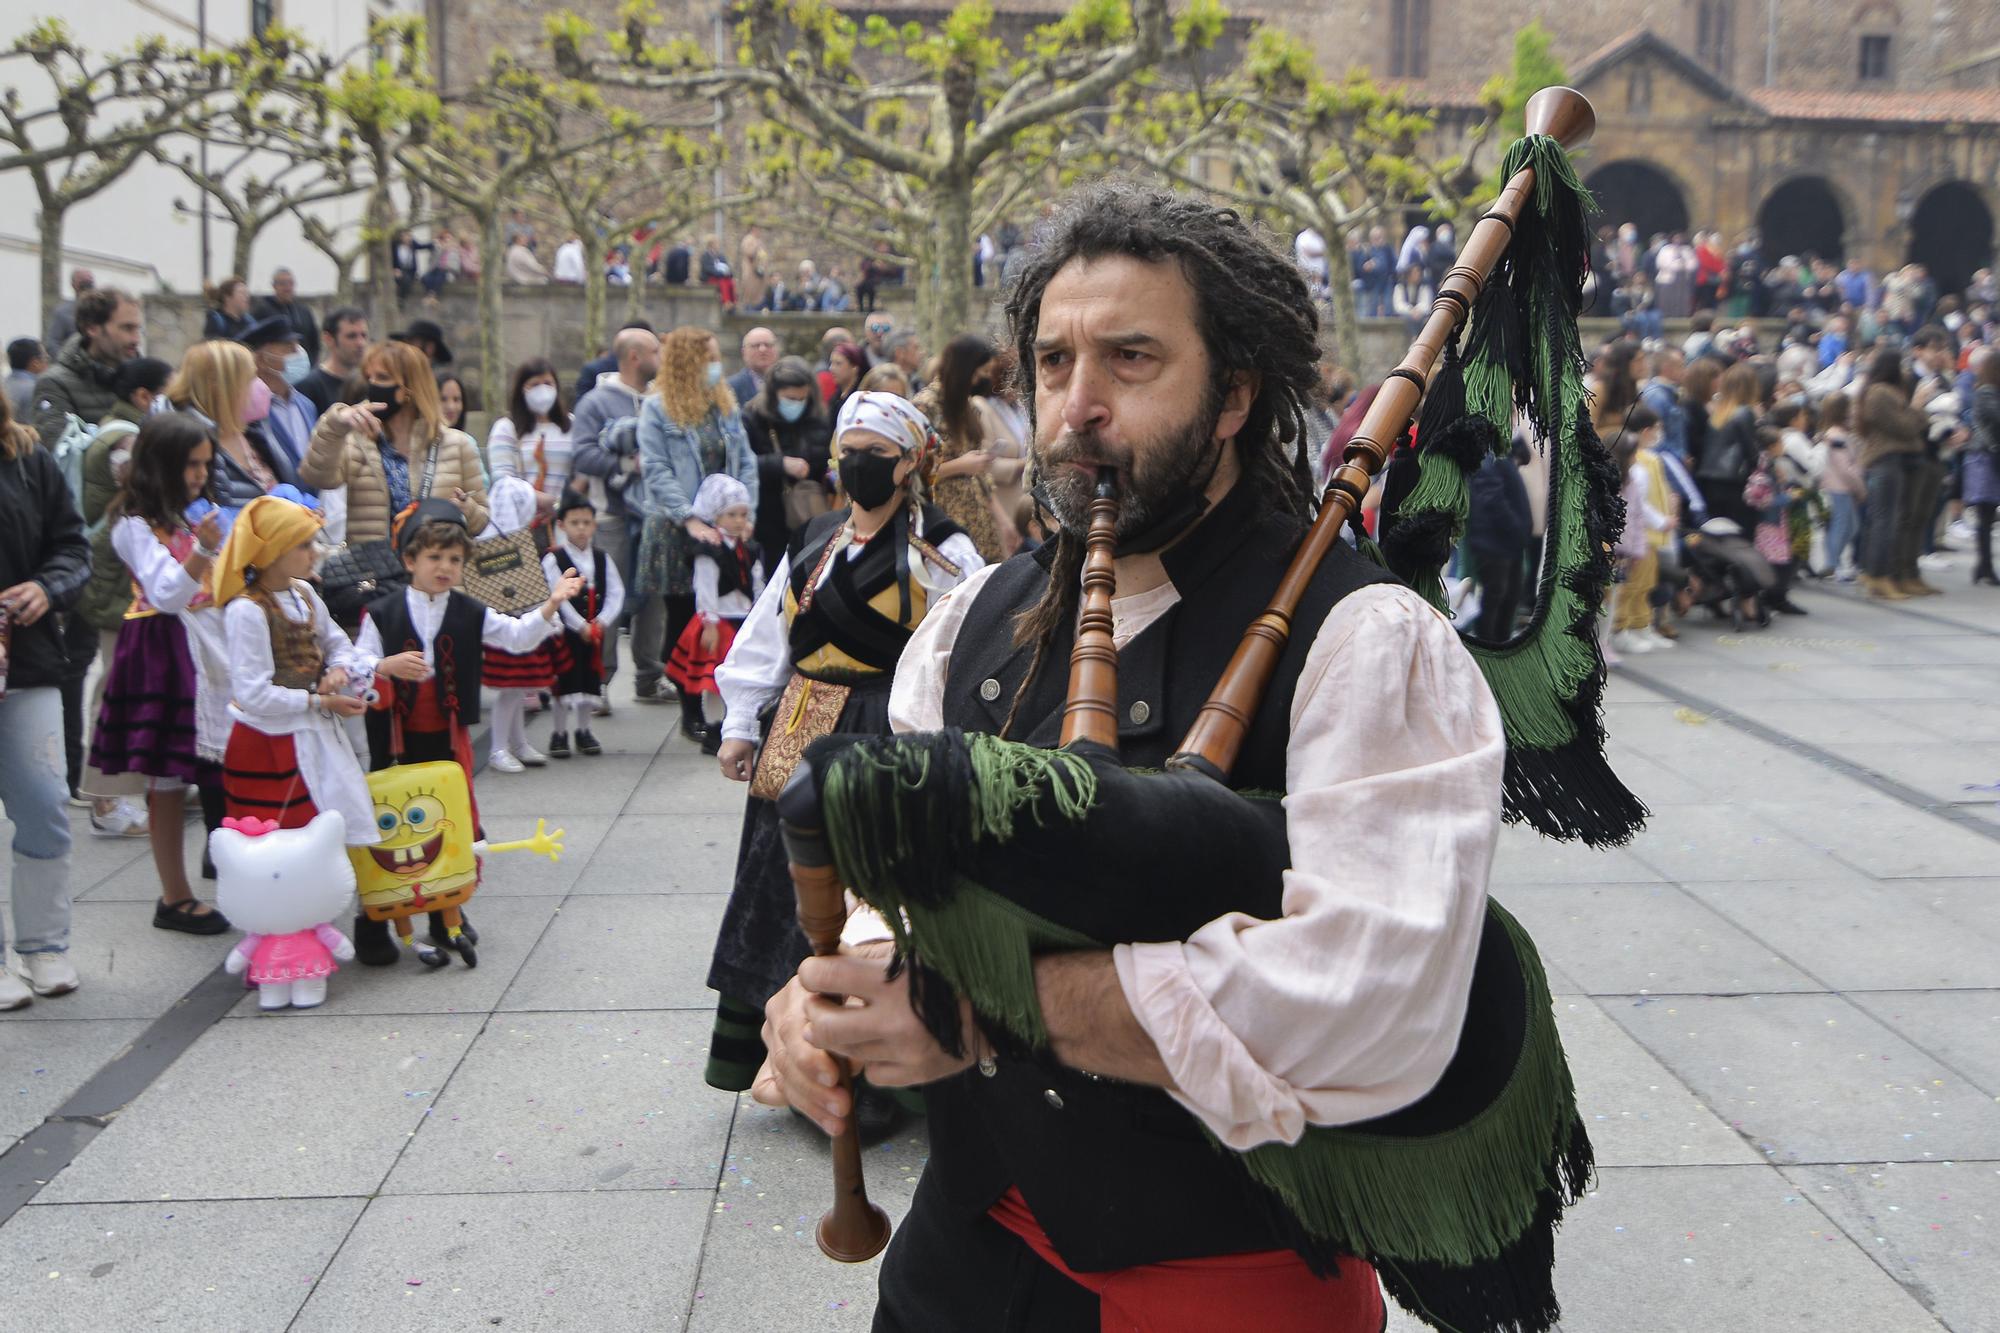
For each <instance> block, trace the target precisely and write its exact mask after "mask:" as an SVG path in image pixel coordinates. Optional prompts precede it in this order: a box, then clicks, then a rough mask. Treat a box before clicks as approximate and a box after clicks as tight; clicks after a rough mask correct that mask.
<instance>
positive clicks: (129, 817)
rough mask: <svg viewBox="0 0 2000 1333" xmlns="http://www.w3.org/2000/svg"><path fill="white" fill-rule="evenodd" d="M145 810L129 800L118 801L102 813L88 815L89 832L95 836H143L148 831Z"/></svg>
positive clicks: (149, 827) (148, 826)
mask: <svg viewBox="0 0 2000 1333" xmlns="http://www.w3.org/2000/svg"><path fill="white" fill-rule="evenodd" d="M150 829H151V825H150V824H149V823H148V822H147V819H146V812H145V811H144V810H141V809H140V808H139V807H138V806H136V805H134V804H132V803H131V802H130V801H120V802H118V803H117V804H116V805H114V806H112V807H111V808H110V809H109V810H107V811H105V812H104V813H103V814H101V815H100V814H98V813H97V812H96V811H95V810H93V811H92V812H91V815H90V832H91V836H92V837H97V838H143V837H145V836H146V834H147V833H148V832H149V831H150Z"/></svg>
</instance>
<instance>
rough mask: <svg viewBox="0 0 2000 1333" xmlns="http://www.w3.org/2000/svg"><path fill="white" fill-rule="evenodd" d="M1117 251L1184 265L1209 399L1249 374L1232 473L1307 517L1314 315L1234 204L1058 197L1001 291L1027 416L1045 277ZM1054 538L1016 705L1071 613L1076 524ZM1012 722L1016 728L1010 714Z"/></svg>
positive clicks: (1026, 630)
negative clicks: (1252, 390) (1251, 385)
mask: <svg viewBox="0 0 2000 1333" xmlns="http://www.w3.org/2000/svg"><path fill="white" fill-rule="evenodd" d="M1119 256H1124V257H1128V258H1132V259H1137V260H1139V261H1141V262H1143V263H1148V264H1163V263H1174V264H1178V265H1179V266H1180V271H1181V275H1182V276H1183V277H1184V278H1186V279H1187V282H1188V286H1189V287H1191V288H1193V290H1194V297H1195V309H1196V311H1197V319H1198V321H1199V325H1200V331H1201V339H1202V343H1203V345H1204V347H1205V348H1206V349H1207V352H1208V364H1209V384H1208V386H1207V389H1206V392H1205V394H1204V400H1205V401H1206V402H1208V403H1209V404H1211V405H1214V404H1219V403H1221V402H1222V401H1223V399H1224V397H1225V396H1226V394H1227V392H1228V389H1229V386H1230V383H1231V381H1232V379H1233V377H1234V376H1236V375H1237V374H1240V373H1243V372H1249V373H1252V374H1254V375H1255V376H1256V381H1257V391H1256V397H1255V398H1254V399H1252V401H1251V404H1250V411H1249V414H1248V416H1247V417H1246V418H1245V420H1244V423H1243V429H1242V430H1241V431H1240V432H1238V434H1237V435H1236V437H1235V440H1234V445H1235V447H1236V449H1237V452H1238V461H1239V463H1240V464H1241V469H1242V480H1241V481H1240V482H1239V483H1238V484H1239V485H1245V486H1249V487H1251V488H1252V489H1253V490H1254V491H1255V492H1256V493H1258V494H1260V495H1262V496H1265V497H1267V503H1268V504H1269V505H1270V507H1271V509H1272V510H1273V511H1275V513H1276V514H1279V515H1285V516H1289V517H1291V518H1293V519H1295V520H1298V521H1301V522H1302V521H1303V520H1304V519H1305V518H1306V517H1307V516H1308V514H1309V512H1310V510H1311V508H1312V501H1313V494H1312V479H1311V478H1312V474H1311V470H1310V466H1309V464H1308V461H1307V458H1306V438H1305V434H1306V433H1305V417H1306V410H1307V405H1308V404H1309V403H1310V402H1311V401H1312V398H1313V394H1314V393H1315V391H1316V390H1317V388H1318V381H1319V369H1318V363H1319V355H1320V353H1319V314H1318V312H1317V311H1316V310H1315V309H1314V308H1313V302H1312V297H1311V294H1310V292H1309V291H1308V289H1307V287H1306V282H1305V278H1304V276H1303V275H1302V274H1301V273H1300V272H1299V270H1298V266H1297V265H1296V264H1294V263H1293V262H1292V261H1291V259H1290V257H1289V256H1288V255H1285V254H1284V253H1282V252H1280V251H1279V250H1277V249H1275V248H1274V247H1273V246H1272V245H1271V244H1270V243H1269V242H1268V241H1267V240H1266V239H1265V238H1264V237H1262V236H1260V235H1259V234H1258V233H1257V232H1256V231H1255V230H1254V229H1253V228H1252V227H1251V226H1250V225H1249V224H1247V223H1246V222H1244V220H1243V219H1242V218H1241V217H1239V216H1238V215H1237V214H1236V212H1235V211H1234V210H1232V209H1227V208H1217V207H1215V206H1213V205H1211V204H1205V203H1202V202H1201V201H1200V200H1197V199H1192V198H1189V197H1187V196H1185V195H1179V194H1174V193H1172V192H1170V191H1166V190H1159V189H1152V188H1149V187H1146V186H1141V185H1136V184H1132V183H1129V182H1122V181H1109V182H1103V183H1100V184H1097V185H1093V186H1089V187H1086V188H1084V189H1082V190H1079V191H1077V192H1075V193H1073V194H1071V195H1070V196H1068V197H1067V198H1066V199H1065V200H1063V201H1062V202H1061V203H1060V204H1058V205H1057V207H1056V210H1055V212H1054V213H1053V214H1052V215H1051V216H1050V217H1049V219H1048V220H1047V221H1046V222H1045V223H1043V225H1042V226H1041V228H1040V230H1039V232H1038V234H1037V236H1036V237H1035V239H1034V240H1033V241H1032V242H1031V243H1030V247H1029V252H1028V256H1027V261H1026V263H1025V265H1024V266H1023V268H1022V270H1021V272H1020V275H1019V277H1018V278H1017V279H1016V280H1015V282H1014V285H1013V287H1012V289H1011V290H1010V291H1009V293H1008V295H1007V306H1006V310H1007V323H1008V326H1009V328H1010V329H1011V330H1012V334H1013V339H1014V347H1015V351H1016V354H1017V356H1016V364H1017V366H1018V368H1019V369H1018V373H1019V376H1020V387H1021V394H1022V398H1023V400H1024V401H1025V402H1026V403H1027V404H1028V411H1029V419H1030V421H1031V422H1032V420H1033V418H1034V402H1035V364H1036V358H1035V338H1036V336H1037V334H1038V332H1039V330H1040V323H1041V307H1042V297H1043V296H1044V294H1045V293H1046V292H1047V291H1048V286H1049V283H1050V282H1051V281H1052V280H1053V279H1054V278H1055V276H1056V274H1057V273H1059V272H1061V271H1062V269H1063V268H1064V267H1065V266H1067V265H1068V264H1070V263H1071V262H1072V261H1074V260H1079V259H1081V260H1086V261H1087V260H1094V259H1105V258H1113V257H1119ZM1054 540H1055V552H1054V558H1053V561H1052V563H1051V565H1050V567H1049V585H1048V589H1047V591H1046V592H1044V593H1043V595H1042V599H1041V601H1040V602H1038V603H1037V604H1036V605H1034V606H1032V607H1030V608H1028V609H1027V610H1026V611H1024V612H1022V613H1021V616H1020V619H1019V620H1018V621H1017V622H1016V624H1015V627H1014V637H1015V642H1017V643H1023V644H1025V643H1028V642H1030V641H1032V642H1034V644H1035V659H1034V662H1033V664H1032V665H1031V666H1030V668H1029V670H1028V675H1027V677H1026V679H1025V680H1023V682H1022V684H1021V689H1020V692H1019V693H1018V694H1017V695H1016V696H1015V706H1016V707H1017V708H1018V707H1019V704H1020V700H1021V699H1022V698H1023V697H1025V696H1026V694H1027V690H1028V687H1029V686H1030V685H1031V684H1032V683H1033V682H1034V679H1035V676H1036V674H1037V673H1038V672H1039V671H1040V669H1041V666H1042V659H1043V657H1044V656H1045V655H1046V654H1047V651H1048V648H1049V644H1050V642H1051V641H1052V640H1053V638H1054V637H1055V634H1056V632H1057V630H1058V629H1059V628H1061V627H1062V626H1064V625H1067V624H1069V623H1070V622H1071V621H1073V620H1074V619H1075V618H1076V609H1077V600H1078V597H1079V595H1080V591H1081V589H1080V582H1079V580H1080V578H1081V574H1082V567H1083V545H1084V544H1083V534H1082V533H1077V532H1071V531H1069V530H1068V528H1067V527H1065V528H1062V529H1060V530H1058V532H1057V533H1056V536H1055V539H1054ZM1007 721H1008V727H1011V725H1012V723H1013V717H1012V715H1011V714H1010V715H1009V717H1008V719H1007ZM1008 727H1003V728H1002V734H1003V735H1004V734H1005V733H1006V731H1007V730H1008Z"/></svg>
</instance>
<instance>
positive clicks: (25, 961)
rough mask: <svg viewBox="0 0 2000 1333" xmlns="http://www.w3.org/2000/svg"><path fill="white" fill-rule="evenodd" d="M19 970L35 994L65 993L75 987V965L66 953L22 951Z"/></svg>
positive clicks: (19, 956)
mask: <svg viewBox="0 0 2000 1333" xmlns="http://www.w3.org/2000/svg"><path fill="white" fill-rule="evenodd" d="M16 956H17V957H18V958H19V959H20V963H21V966H20V969H19V970H20V972H21V974H22V975H23V976H24V977H26V978H27V980H28V989H30V990H32V991H33V992H34V993H35V994H37V995H67V994H69V993H70V992H71V991H73V990H75V989H76V987H77V975H76V967H75V966H74V965H73V964H72V963H71V962H70V961H69V955H68V954H66V953H24V954H19V955H16Z"/></svg>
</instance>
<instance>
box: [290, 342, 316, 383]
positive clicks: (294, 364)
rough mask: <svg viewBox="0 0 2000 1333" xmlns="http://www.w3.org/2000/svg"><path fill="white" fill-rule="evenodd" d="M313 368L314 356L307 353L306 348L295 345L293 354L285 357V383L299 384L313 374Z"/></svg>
mask: <svg viewBox="0 0 2000 1333" xmlns="http://www.w3.org/2000/svg"><path fill="white" fill-rule="evenodd" d="M312 368H313V363H312V358H311V357H309V356H307V355H306V349H305V348H303V347H294V348H293V349H292V354H291V355H290V356H288V357H286V358H285V383H287V384H297V383H298V382H299V381H300V380H302V379H304V378H305V377H306V376H308V375H310V374H312Z"/></svg>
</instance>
